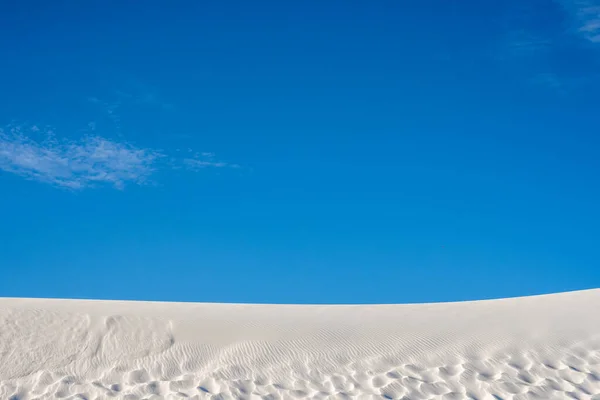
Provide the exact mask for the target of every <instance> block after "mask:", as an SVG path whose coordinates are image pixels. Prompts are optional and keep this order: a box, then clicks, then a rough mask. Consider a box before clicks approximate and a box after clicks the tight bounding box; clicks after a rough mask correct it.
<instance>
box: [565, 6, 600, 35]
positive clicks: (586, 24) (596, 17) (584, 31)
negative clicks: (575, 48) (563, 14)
mask: <svg viewBox="0 0 600 400" xmlns="http://www.w3.org/2000/svg"><path fill="white" fill-rule="evenodd" d="M561 3H562V4H563V6H564V7H565V9H566V10H567V12H568V13H569V14H571V16H572V19H573V21H574V22H573V23H574V25H575V29H576V31H577V33H579V34H580V35H581V36H582V37H583V38H584V39H586V40H587V41H589V42H591V43H600V0H572V1H569V0H563V1H561Z"/></svg>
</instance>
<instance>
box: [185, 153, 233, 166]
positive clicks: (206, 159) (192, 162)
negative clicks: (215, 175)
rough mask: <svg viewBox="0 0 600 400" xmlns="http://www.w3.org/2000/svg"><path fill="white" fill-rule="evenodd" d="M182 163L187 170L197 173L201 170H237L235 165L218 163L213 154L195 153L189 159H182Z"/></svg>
mask: <svg viewBox="0 0 600 400" xmlns="http://www.w3.org/2000/svg"><path fill="white" fill-rule="evenodd" d="M182 163H183V165H184V166H185V167H187V169H190V170H192V171H197V170H199V169H202V168H239V165H237V164H230V163H227V162H224V161H219V160H217V159H216V158H215V155H214V154H213V153H206V152H205V153H195V154H194V155H193V156H191V157H187V158H184V159H183V160H182Z"/></svg>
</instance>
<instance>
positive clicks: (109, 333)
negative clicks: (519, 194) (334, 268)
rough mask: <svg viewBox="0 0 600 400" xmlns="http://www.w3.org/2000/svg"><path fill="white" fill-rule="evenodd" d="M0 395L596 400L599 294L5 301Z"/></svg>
mask: <svg viewBox="0 0 600 400" xmlns="http://www.w3.org/2000/svg"><path fill="white" fill-rule="evenodd" d="M0 398H1V399H11V400H25V399H50V398H52V399H54V398H64V399H89V400H91V399H103V398H123V399H131V400H133V399H159V398H167V399H171V398H172V399H182V398H193V399H302V398H337V399H347V398H365V399H366V398H387V399H491V400H498V399H504V400H506V399H600V290H588V291H581V292H571V293H563V294H555V295H547V296H535V297H525V298H516V299H504V300H492V301H479V302H464V303H443V304H419V305H374V306H367V305H362V306H292V305H241V304H239V305H238V304H194V303H151V302H117V301H84V300H46V299H0Z"/></svg>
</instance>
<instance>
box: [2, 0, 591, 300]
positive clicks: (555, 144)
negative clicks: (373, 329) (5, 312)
mask: <svg viewBox="0 0 600 400" xmlns="http://www.w3.org/2000/svg"><path fill="white" fill-rule="evenodd" d="M0 27H1V28H0V29H2V35H0V54H1V55H2V56H1V58H2V61H1V62H0V268H2V279H0V296H10V297H12V296H15V297H67V298H101V299H142V300H170V301H211V302H267V303H397V302H423V301H448V300H464V299H482V298H494V297H505V296H518V295H529V294H537V293H548V292H555V291H565V290H574V289H584V288H592V287H599V286H600V256H599V249H600V207H599V205H600V185H599V176H600V174H599V173H600V157H599V151H600V128H599V123H598V121H599V118H598V117H599V113H600V111H599V110H600V98H599V97H598V93H599V89H600V1H599V0H589V1H586V0H581V1H579V0H565V1H551V0H540V1H537V0H534V1H521V0H519V1H512V0H509V1H504V0H503V1H483V2H482V1H446V0H433V1H426V2H414V1H410V2H407V1H335V0H333V1H252V2H247V1H235V0H232V1H228V0H226V1H217V2H202V1H200V2H198V1H189V2H187V1H183V2H177V1H175V2H156V1H149V2H144V3H143V5H142V3H140V2H116V1H115V2H112V1H102V2H95V1H89V2H75V1H67V2H64V1H62V2H61V1H56V2H47V1H35V2H29V1H19V2H3V3H2V11H1V12H0Z"/></svg>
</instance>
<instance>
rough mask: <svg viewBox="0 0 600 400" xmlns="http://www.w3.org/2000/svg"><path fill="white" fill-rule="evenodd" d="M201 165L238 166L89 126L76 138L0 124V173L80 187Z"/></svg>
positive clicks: (145, 179)
mask: <svg viewBox="0 0 600 400" xmlns="http://www.w3.org/2000/svg"><path fill="white" fill-rule="evenodd" d="M205 168H239V165H237V164H232V163H227V162H224V161H220V160H218V159H217V158H216V156H215V154H213V153H207V152H203V153H197V152H193V151H192V150H191V149H188V151H187V155H186V156H183V157H182V156H178V157H176V156H172V155H169V154H167V153H165V152H163V151H159V150H155V149H151V148H139V147H136V146H134V145H132V144H130V143H127V142H124V141H115V140H111V139H108V138H105V137H102V136H100V135H97V134H96V132H95V130H94V129H93V126H92V127H90V129H89V130H88V134H86V135H84V136H82V137H80V138H79V139H78V140H68V139H64V138H62V139H61V138H58V137H57V136H56V134H55V131H54V130H53V129H52V128H50V127H40V126H39V125H9V126H6V127H5V128H0V171H4V172H9V173H13V174H16V175H19V176H22V177H24V178H27V179H30V180H35V181H39V182H44V183H49V184H52V185H54V186H57V187H63V188H69V189H84V188H89V187H95V186H99V185H109V186H113V187H115V188H117V189H122V188H124V187H125V186H127V185H143V184H146V183H149V182H150V177H151V175H152V174H153V173H154V172H155V171H157V170H158V169H167V170H169V169H171V170H180V169H185V170H188V171H192V172H193V171H199V170H201V169H205Z"/></svg>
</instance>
